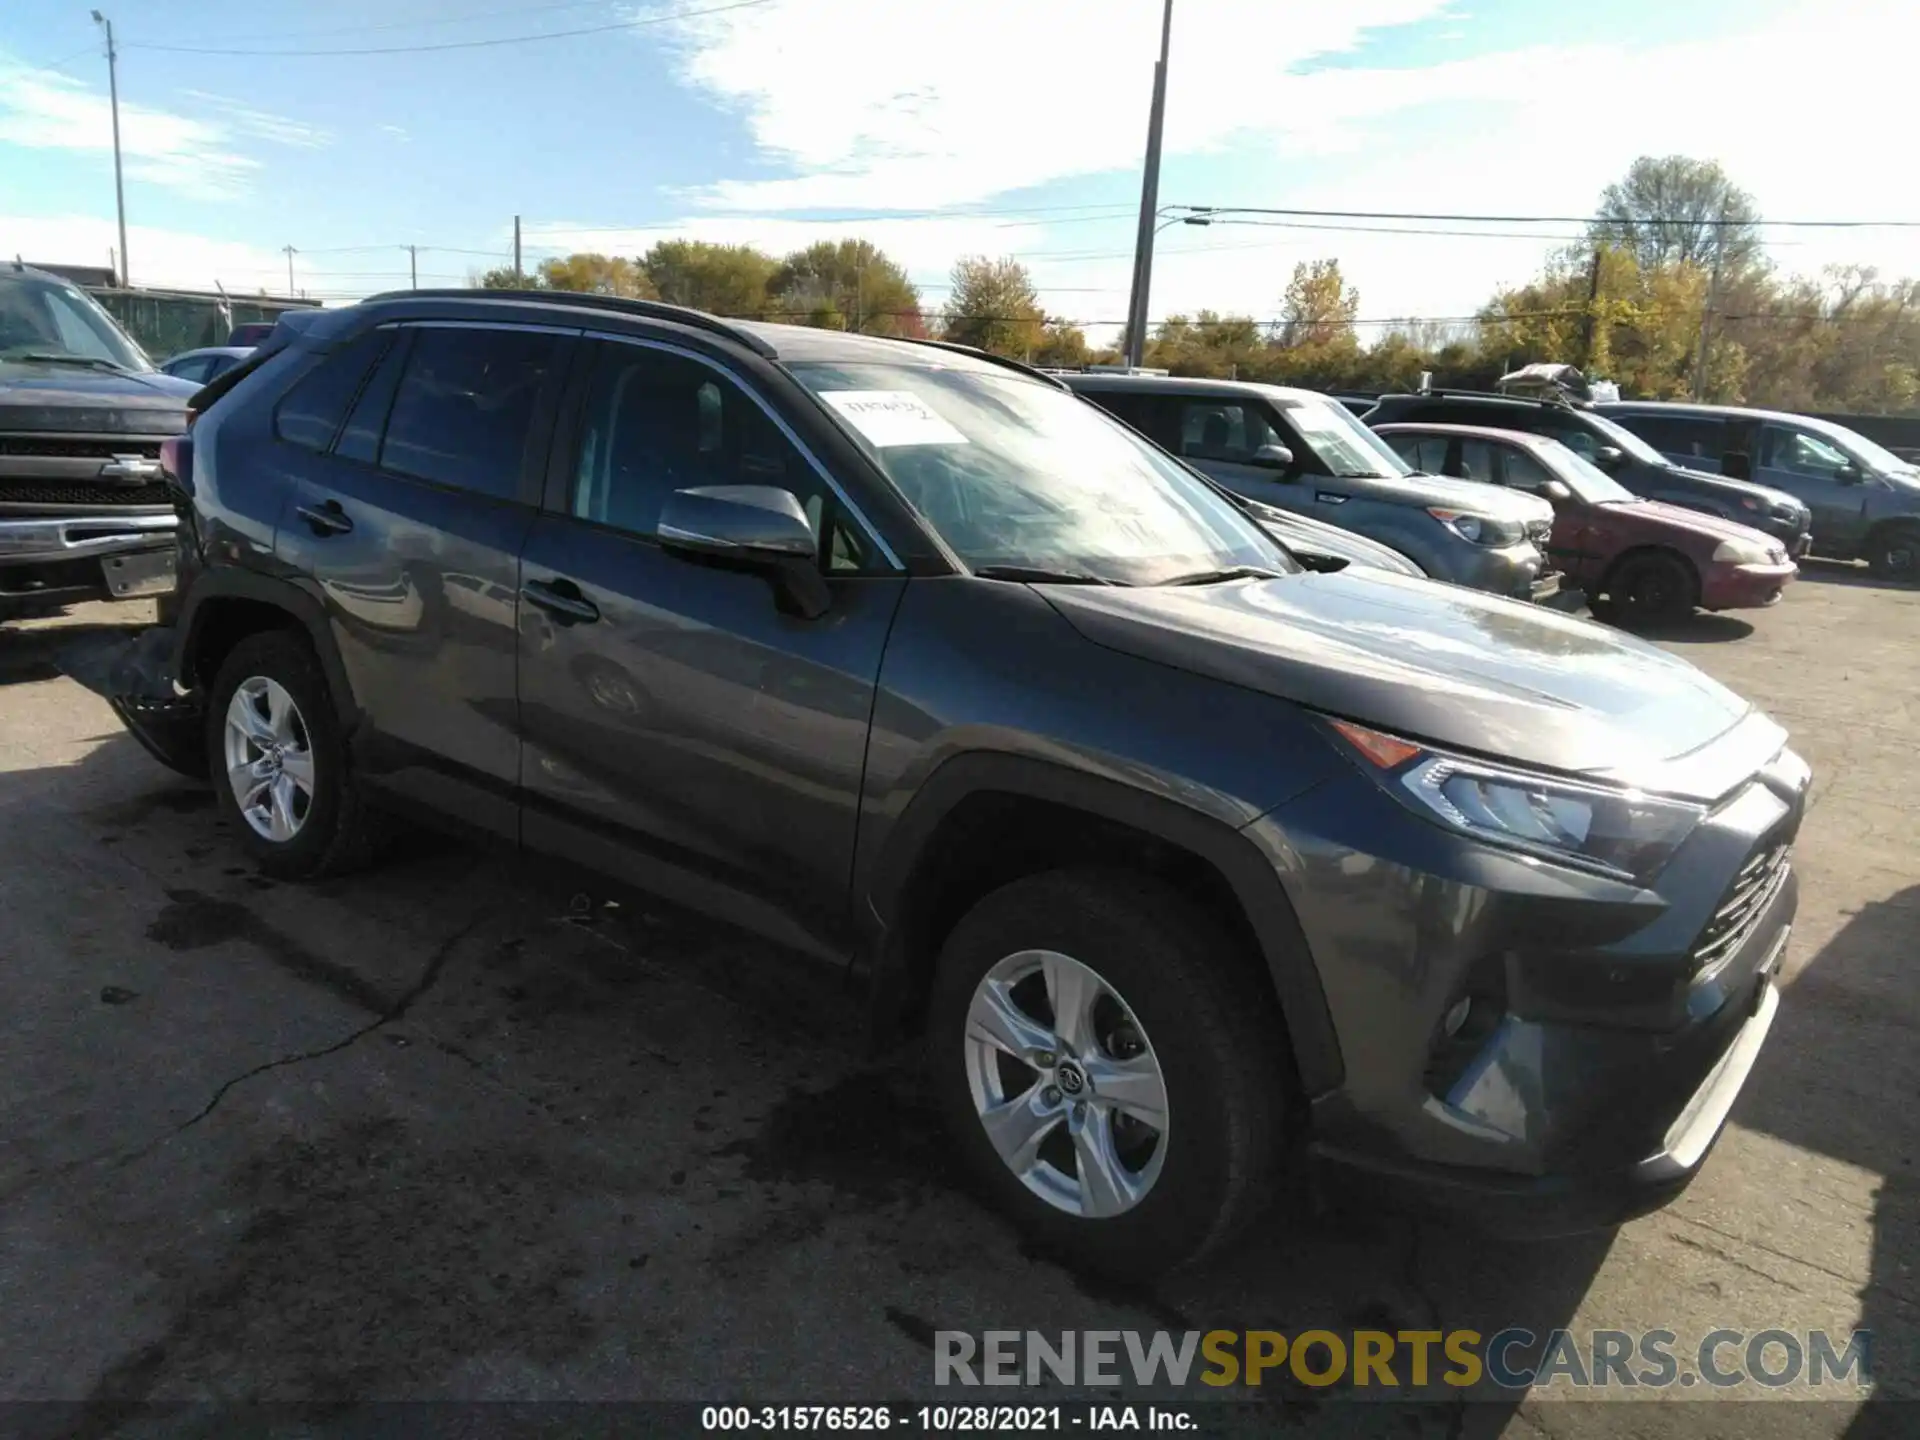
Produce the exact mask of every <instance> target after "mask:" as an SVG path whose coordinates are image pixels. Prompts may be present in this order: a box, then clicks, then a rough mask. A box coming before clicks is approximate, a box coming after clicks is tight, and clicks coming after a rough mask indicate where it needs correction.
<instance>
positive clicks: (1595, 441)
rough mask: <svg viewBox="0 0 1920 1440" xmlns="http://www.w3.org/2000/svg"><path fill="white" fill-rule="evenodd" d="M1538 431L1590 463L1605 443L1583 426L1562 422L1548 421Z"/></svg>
mask: <svg viewBox="0 0 1920 1440" xmlns="http://www.w3.org/2000/svg"><path fill="white" fill-rule="evenodd" d="M1540 429H1541V430H1542V431H1543V432H1545V433H1546V434H1548V435H1551V436H1552V437H1553V438H1554V439H1555V440H1558V441H1559V442H1560V443H1561V444H1562V445H1564V446H1566V447H1567V449H1569V450H1571V451H1573V453H1574V454H1576V455H1578V456H1579V457H1580V458H1581V459H1582V460H1588V461H1591V460H1592V459H1593V457H1594V456H1596V455H1598V454H1599V453H1600V447H1601V446H1602V445H1603V444H1604V443H1605V442H1604V441H1602V440H1601V439H1600V437H1599V436H1598V435H1595V434H1594V433H1593V432H1592V431H1591V430H1589V429H1587V428H1586V427H1585V426H1584V425H1569V424H1567V423H1565V422H1564V421H1555V420H1549V421H1547V422H1546V423H1545V424H1543V425H1542V426H1541V427H1540ZM1515 453H1516V454H1517V453H1518V452H1517V451H1516V452H1515Z"/></svg>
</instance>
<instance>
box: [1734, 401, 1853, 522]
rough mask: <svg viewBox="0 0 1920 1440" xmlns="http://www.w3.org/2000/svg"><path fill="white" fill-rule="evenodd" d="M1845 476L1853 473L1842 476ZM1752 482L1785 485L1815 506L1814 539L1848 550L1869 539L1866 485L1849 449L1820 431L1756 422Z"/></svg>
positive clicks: (1813, 509)
mask: <svg viewBox="0 0 1920 1440" xmlns="http://www.w3.org/2000/svg"><path fill="white" fill-rule="evenodd" d="M1843 475H1851V476H1852V477H1853V478H1852V479H1850V480H1843V479H1842V478H1841V477H1842V476H1843ZM1753 478H1754V481H1755V482H1756V483H1758V484H1761V485H1771V486H1772V487H1773V488H1774V489H1776V490H1784V491H1786V492H1787V493H1788V494H1789V495H1794V496H1797V497H1799V498H1800V499H1802V500H1804V501H1806V502H1807V507H1808V508H1809V509H1810V510H1812V511H1813V534H1814V539H1815V541H1816V542H1818V543H1819V544H1821V545H1822V546H1824V547H1826V548H1828V549H1844V550H1852V549H1855V548H1857V547H1858V546H1859V545H1860V544H1861V543H1862V542H1863V541H1865V539H1866V538H1867V487H1866V486H1865V485H1863V484H1862V483H1861V479H1862V476H1861V474H1860V471H1859V469H1858V468H1857V467H1856V466H1855V465H1854V464H1853V461H1852V459H1851V458H1850V457H1849V456H1848V455H1847V453H1846V452H1845V451H1844V450H1842V449H1840V447H1839V446H1837V445H1835V444H1834V443H1833V442H1832V441H1831V440H1828V439H1827V438H1825V437H1824V436H1821V435H1816V434H1814V433H1813V432H1812V431H1811V430H1800V429H1796V428H1794V427H1792V426H1788V425H1775V424H1771V423H1769V424H1764V425H1762V426H1761V427H1760V445H1759V453H1758V454H1757V455H1756V456H1755V457H1754V467H1753Z"/></svg>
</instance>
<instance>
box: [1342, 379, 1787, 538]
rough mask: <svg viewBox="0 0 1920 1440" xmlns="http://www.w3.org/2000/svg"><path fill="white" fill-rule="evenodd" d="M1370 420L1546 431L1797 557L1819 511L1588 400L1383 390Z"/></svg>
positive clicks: (1635, 486) (1636, 489)
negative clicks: (1713, 470)
mask: <svg viewBox="0 0 1920 1440" xmlns="http://www.w3.org/2000/svg"><path fill="white" fill-rule="evenodd" d="M1363 418H1364V419H1365V420H1366V423H1367V424H1369V425H1401V424H1421V425H1478V426H1491V427H1493V428H1495V429H1498V430H1524V431H1526V432H1527V433H1528V434H1532V435H1545V436H1546V437H1547V438H1548V439H1550V440H1558V441H1559V442H1560V443H1561V444H1562V445H1564V446H1566V447H1567V448H1568V449H1569V450H1571V451H1573V453H1574V454H1576V455H1578V456H1579V457H1580V458H1581V459H1583V460H1585V461H1587V462H1588V463H1589V464H1591V465H1595V466H1598V467H1599V468H1600V469H1601V470H1604V471H1605V472H1606V473H1607V474H1608V475H1610V476H1612V477H1613V478H1614V479H1615V480H1617V481H1618V482H1619V483H1620V484H1621V485H1623V486H1624V487H1626V488H1627V489H1628V490H1631V491H1632V492H1633V493H1634V494H1636V495H1643V496H1645V497H1646V498H1647V499H1649V500H1664V501H1666V502H1667V503H1668V504H1669V505H1679V506H1683V507H1684V508H1686V509H1688V510H1701V511H1704V512H1706V513H1707V514H1709V515H1718V516H1721V517H1722V518H1723V519H1727V520H1738V521H1739V522H1740V523H1741V524H1742V525H1746V526H1750V527H1752V528H1753V529H1755V530H1758V531H1761V532H1762V533H1763V534H1766V535H1771V536H1772V537H1773V538H1774V539H1776V540H1778V541H1779V542H1780V544H1781V545H1782V546H1783V547H1784V548H1785V549H1786V552H1787V555H1788V558H1790V559H1795V560H1797V559H1799V558H1800V557H1801V556H1803V555H1805V554H1806V553H1807V550H1808V548H1809V545H1810V543H1811V533H1810V532H1811V530H1812V528H1813V526H1812V514H1811V512H1810V511H1809V510H1808V508H1807V506H1806V505H1804V504H1802V503H1801V502H1800V501H1799V500H1798V499H1796V498H1795V497H1794V496H1792V495H1789V494H1787V493H1786V492H1785V491H1782V490H1772V489H1768V488H1766V487H1765V486H1761V485H1754V484H1749V483H1746V482H1744V481H1741V480H1736V479H1732V478H1729V477H1726V476H1722V475H1710V474H1707V473H1706V472H1704V471H1701V470H1693V469H1688V468H1686V467H1684V466H1681V465H1678V464H1676V463H1675V462H1674V461H1672V460H1670V459H1669V458H1667V457H1666V456H1665V455H1662V454H1661V453H1660V452H1659V451H1658V450H1656V449H1655V448H1654V447H1653V446H1651V445H1649V444H1647V442H1646V441H1644V440H1642V439H1641V438H1640V437H1639V436H1638V435H1636V434H1634V433H1633V432H1632V431H1631V430H1628V429H1627V428H1625V427H1624V426H1622V425H1619V424H1617V423H1615V422H1614V421H1613V420H1611V419H1609V418H1608V417H1607V416H1606V415H1605V414H1603V413H1602V412H1600V411H1599V410H1597V409H1595V408H1594V407H1593V406H1591V405H1590V404H1588V403H1586V402H1583V401H1579V400H1573V399H1568V398H1562V397H1559V396H1554V397H1551V398H1541V399H1531V398H1527V397H1524V396H1519V395H1491V394H1483V393H1480V392H1478V391H1464V390H1434V391H1430V392H1423V393H1419V394H1412V395H1382V396H1381V397H1380V399H1379V402H1378V403H1377V404H1376V405H1375V406H1374V407H1373V408H1372V409H1371V410H1369V411H1368V412H1367V413H1366V415H1365V416H1364V417H1363Z"/></svg>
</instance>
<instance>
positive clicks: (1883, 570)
mask: <svg viewBox="0 0 1920 1440" xmlns="http://www.w3.org/2000/svg"><path fill="white" fill-rule="evenodd" d="M1867 565H1868V567H1869V568H1870V569H1871V570H1872V571H1873V573H1874V576H1875V578H1877V579H1880V580H1902V581H1906V582H1909V583H1911V582H1913V581H1916V580H1920V525H1891V526H1889V527H1888V528H1886V529H1885V530H1882V531H1881V532H1880V533H1879V534H1877V535H1875V536H1874V537H1873V539H1872V541H1871V542H1870V543H1869V544H1868V546H1867Z"/></svg>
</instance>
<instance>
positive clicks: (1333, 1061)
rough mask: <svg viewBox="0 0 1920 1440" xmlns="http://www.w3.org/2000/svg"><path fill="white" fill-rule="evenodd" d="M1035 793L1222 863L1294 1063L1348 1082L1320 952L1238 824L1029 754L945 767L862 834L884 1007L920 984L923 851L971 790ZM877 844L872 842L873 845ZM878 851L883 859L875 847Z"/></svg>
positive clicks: (1323, 1079)
mask: <svg viewBox="0 0 1920 1440" xmlns="http://www.w3.org/2000/svg"><path fill="white" fill-rule="evenodd" d="M983 793H994V794H1003V795H1012V796H1017V797H1024V798H1029V799H1033V800H1038V801H1043V802H1046V803H1049V804H1054V805H1059V806H1064V807H1067V808H1069V809H1074V810H1080V811H1084V812H1086V813H1087V814H1089V815H1092V816H1096V817H1099V818H1101V819H1105V820H1110V821H1113V822H1114V823H1116V824H1120V825H1125V826H1127V827H1129V828H1131V829H1134V830H1138V831H1141V832H1143V833H1145V834H1148V835H1151V836H1153V837H1155V838H1156V839H1158V840H1161V841H1164V842H1165V843H1166V844H1169V845H1172V846H1174V847H1176V848H1178V849H1181V850H1184V851H1186V852H1187V853H1189V854H1191V855H1193V856H1195V857H1197V858H1198V859H1200V860H1202V861H1204V862H1205V863H1207V864H1209V865H1211V866H1212V867H1213V868H1214V869H1215V870H1216V871H1218V872H1219V874H1220V875H1221V877H1222V878H1223V879H1224V880H1225V881H1226V882H1227V885H1228V887H1229V888H1230V889H1231V890H1232V892H1233V894H1234V896H1235V898H1236V899H1237V900H1238V901H1239V903H1240V906H1241V908H1242V910H1243V911H1244V912H1245V914H1246V917H1247V920H1248V922H1249V925H1250V928H1251V929H1252V931H1253V934H1254V936H1255V937H1256V939H1257V941H1258V943H1259V946H1260V951H1261V956H1260V958H1261V960H1262V961H1263V963H1264V966H1265V970H1266V973H1267V977H1268V980H1269V982H1270V983H1271V984H1272V986H1273V992H1274V996H1275V998H1276V1000H1277V1001H1278V1003H1279V1005H1280V1011H1281V1015H1282V1016H1283V1017H1284V1019H1285V1021H1286V1024H1287V1031H1288V1036H1289V1039H1290V1040H1291V1042H1292V1046H1293V1058H1294V1064H1295V1066H1296V1068H1297V1070H1298V1072H1299V1075H1300V1080H1301V1084H1302V1086H1303V1088H1304V1090H1305V1093H1306V1094H1307V1096H1308V1097H1312V1096H1315V1095H1320V1094H1324V1093H1325V1092H1327V1091H1329V1090H1332V1089H1335V1088H1337V1087H1338V1086H1339V1084H1340V1082H1341V1080H1342V1078H1343V1076H1344V1073H1345V1071H1344V1068H1343V1065H1342V1062H1341V1058H1340V1044H1339V1037H1338V1036H1337V1034H1336V1033H1335V1031H1334V1027H1333V1016H1332V1013H1331V1012H1330V1011H1329V1010H1328V1008H1327V1001H1326V995H1325V993H1324V992H1323V991H1322V989H1321V987H1320V976H1319V972H1318V970H1317V969H1316V968H1315V962H1314V959H1313V954H1312V951H1311V950H1310V949H1309V948H1308V946H1307V938H1306V934H1305V932H1304V931H1303V930H1302V929H1301V927H1300V920H1299V917H1298V916H1297V915H1296V914H1295V913H1294V909H1293V902H1292V901H1291V900H1290V899H1289V898H1288V897H1287V893H1286V889H1285V887H1284V886H1283V885H1282V884H1281V880H1280V875H1279V873H1278V872H1277V871H1276V870H1275V869H1274V868H1273V866H1272V864H1271V863H1269V861H1268V860H1267V858H1266V857H1265V856H1264V855H1263V854H1262V853H1261V851H1260V850H1259V848H1258V847H1257V846H1256V845H1255V844H1254V843H1253V841H1251V840H1250V839H1248V838H1247V837H1246V836H1245V835H1244V834H1242V833H1241V832H1240V831H1239V830H1236V829H1235V828H1234V827H1233V826H1231V825H1229V824H1227V823H1225V822H1223V821H1221V820H1217V819H1214V818H1213V817H1211V816H1208V815H1206V814H1203V813H1202V812H1200V811H1198V810H1195V809H1192V808H1191V807H1189V806H1186V805H1182V804H1180V803H1179V802H1178V801H1175V800H1171V799H1168V798H1166V797H1164V796H1160V795H1154V794H1150V793H1148V792H1146V791H1143V790H1140V789H1138V788H1135V787H1133V786H1130V785H1127V784H1124V783H1122V782H1120V781H1117V780H1111V779H1107V778H1105V777H1103V776H1099V775H1092V774H1088V773H1086V772H1085V771H1080V770H1073V769H1069V768H1067V767H1064V766H1061V765H1055V764H1051V763H1049V762H1047V761H1043V760H1036V759H1032V758H1028V757H1025V756H1017V755H1002V754H992V753H986V752H969V753H966V754H961V755H956V756H954V757H952V758H951V759H948V760H946V761H944V762H942V763H941V765H940V766H939V767H938V768H937V769H935V770H934V772H933V773H932V774H931V775H929V776H928V777H927V779H926V780H925V782H924V783H923V784H921V786H920V787H919V789H918V790H917V791H916V792H915V794H914V796H913V798H912V800H911V801H910V802H909V803H908V805H907V807H906V809H905V810H904V811H902V812H901V814H900V816H899V818H898V819H897V820H895V821H894V822H893V823H892V825H891V826H889V827H888V828H887V830H886V831H885V833H884V834H882V835H880V836H878V837H876V838H875V840H874V841H872V842H865V841H863V846H862V849H863V856H862V859H861V860H860V862H859V868H860V869H861V870H862V871H863V872H865V875H864V883H863V885H862V887H861V889H862V891H863V892H864V894H865V895H866V904H867V907H868V909H869V911H870V915H869V917H868V919H869V921H870V923H871V924H872V925H873V926H874V927H875V930H876V934H877V940H878V943H877V944H876V945H875V946H874V947H873V948H872V951H871V954H872V956H873V965H874V974H873V1001H874V1005H875V1013H876V1015H885V1014H888V1013H892V1012H890V1010H889V1007H890V1006H894V1005H897V1004H899V1003H900V1002H901V1001H902V1000H903V999H904V998H905V995H906V993H907V991H908V989H909V981H910V976H909V971H910V968H911V966H912V963H913V957H911V956H909V955H908V954H906V953H905V946H904V943H903V939H902V937H903V936H904V935H905V933H906V929H907V927H906V926H905V925H904V924H902V923H901V915H900V911H901V907H902V905H903V902H904V901H905V900H906V898H907V895H908V892H909V890H910V887H911V885H912V883H913V880H914V877H915V874H916V871H917V870H918V867H919V864H920V861H921V858H922V857H923V856H924V855H925V854H926V853H927V849H928V846H929V843H930V842H931V841H932V840H933V838H934V836H935V835H937V834H938V833H939V830H940V827H941V826H942V824H943V823H944V822H945V821H946V819H947V818H948V816H950V815H951V814H952V813H953V812H954V810H955V809H956V808H957V807H958V806H959V805H960V803H961V802H962V801H964V800H966V799H968V798H969V797H971V796H974V795H978V794H983ZM868 844H871V845H872V849H871V850H868V849H867V845H868ZM875 852H878V853H877V856H876V858H873V859H867V858H865V857H866V855H870V854H874V853H875Z"/></svg>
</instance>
